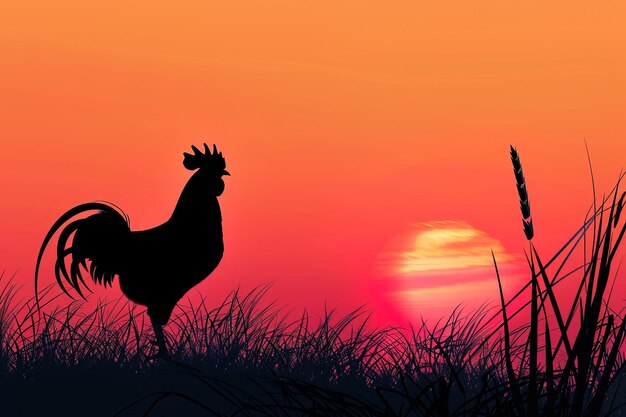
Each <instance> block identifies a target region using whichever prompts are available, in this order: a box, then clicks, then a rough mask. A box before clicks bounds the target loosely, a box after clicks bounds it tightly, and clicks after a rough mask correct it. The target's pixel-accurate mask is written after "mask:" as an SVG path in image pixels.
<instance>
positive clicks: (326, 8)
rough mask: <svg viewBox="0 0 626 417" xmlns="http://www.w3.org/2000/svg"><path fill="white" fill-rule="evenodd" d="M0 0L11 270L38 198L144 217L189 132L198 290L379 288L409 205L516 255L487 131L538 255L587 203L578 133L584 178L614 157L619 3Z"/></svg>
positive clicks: (30, 239)
mask: <svg viewBox="0 0 626 417" xmlns="http://www.w3.org/2000/svg"><path fill="white" fill-rule="evenodd" d="M9 3H14V4H7V2H4V3H3V5H2V6H1V8H0V54H1V55H0V56H2V64H1V65H0V140H1V141H2V142H1V143H2V152H1V153H0V195H1V196H2V204H0V259H1V262H0V268H2V269H4V270H6V271H7V273H9V274H12V273H13V272H15V271H18V277H19V278H20V280H23V281H24V282H28V286H27V287H26V288H25V291H30V288H31V287H30V282H31V280H32V274H33V270H34V262H35V256H36V252H37V250H38V247H39V244H40V242H41V240H42V238H43V236H44V235H45V233H46V231H47V230H48V228H49V226H50V225H51V224H52V222H53V221H54V220H55V219H56V217H57V216H58V215H60V214H61V213H62V212H63V211H65V210H66V209H68V208H69V207H71V206H73V205H76V204H79V203H82V202H86V201H92V200H100V199H104V200H109V201H113V202H115V203H116V204H117V205H119V206H120V207H121V208H122V209H124V210H125V211H126V212H127V213H128V214H129V216H130V218H131V222H132V225H133V227H135V228H138V229H141V228H148V227H152V226H155V225H157V224H159V223H161V222H163V221H165V220H166V219H167V217H168V216H169V214H170V213H171V210H172V208H173V206H174V204H175V202H176V199H177V197H178V193H179V192H180V190H181V189H182V187H183V185H184V183H185V181H186V180H187V178H188V177H189V172H188V171H186V170H185V169H184V168H183V167H182V163H181V162H182V152H184V151H188V150H189V146H190V145H191V144H197V145H199V144H201V143H202V142H205V141H206V142H208V143H217V144H218V146H219V147H220V150H222V151H223V153H224V155H225V157H226V160H227V164H228V169H229V171H230V172H231V173H232V177H230V178H227V188H226V192H225V193H224V195H223V196H222V197H221V204H222V209H223V212H224V228H225V240H226V255H225V258H224V260H223V262H222V265H221V266H220V268H219V270H218V271H216V273H215V274H214V276H212V277H211V278H210V279H209V280H207V281H206V282H205V283H203V284H202V285H201V287H200V290H201V291H203V292H205V293H212V292H216V293H218V292H219V293H220V294H221V293H223V292H224V291H226V290H227V289H229V288H232V287H233V286H235V285H237V283H241V286H242V287H243V288H244V289H249V288H252V287H253V286H256V285H257V284H261V283H266V282H269V281H275V282H276V286H275V288H274V290H273V291H272V294H274V296H275V297H276V298H278V299H279V304H280V305H284V304H288V305H290V306H292V307H294V308H301V307H302V306H304V305H308V306H309V307H310V308H312V309H313V310H316V306H317V307H322V306H323V303H324V301H325V300H327V301H328V304H329V306H334V305H338V306H340V307H341V306H343V307H345V308H351V307H352V306H357V305H361V304H363V303H372V305H374V306H379V305H381V303H384V301H380V300H378V299H377V297H376V296H375V293H376V290H373V289H372V288H377V287H376V286H375V285H372V282H377V280H385V279H387V278H389V277H387V276H384V274H383V275H381V272H380V271H381V270H380V267H379V266H380V265H379V264H378V262H379V256H380V254H381V252H383V251H384V250H385V248H387V247H388V245H389V244H390V242H393V241H394V240H395V239H397V237H398V236H401V235H403V234H404V233H406V231H407V230H410V227H411V226H410V225H412V224H415V223H419V222H432V221H462V222H465V223H467V224H468V225H471V227H472V228H475V230H479V231H481V233H485V235H486V236H488V237H489V239H492V240H490V241H493V242H495V243H494V244H500V245H502V248H503V250H504V251H505V253H508V254H517V256H518V258H517V259H521V258H520V257H519V254H520V253H521V252H522V251H523V249H524V248H525V247H526V242H525V240H524V237H523V232H522V229H521V220H520V218H519V217H520V216H519V209H518V205H517V194H516V191H515V186H514V179H513V174H512V172H511V167H510V161H509V159H508V146H509V144H510V143H513V144H515V145H516V146H517V147H518V150H519V152H520V155H521V158H522V163H523V166H524V169H525V171H526V175H527V178H528V183H529V184H528V188H529V192H530V198H531V205H532V209H533V215H534V219H535V227H536V236H537V237H536V243H537V245H538V247H539V249H540V250H543V251H545V253H546V256H547V254H548V253H550V252H551V251H552V250H553V249H554V248H555V247H557V245H558V244H559V243H560V242H562V241H563V240H564V239H565V238H566V237H567V236H569V234H570V233H571V232H573V231H574V229H575V228H576V227H577V226H578V225H580V224H581V222H582V219H583V217H584V212H585V209H586V207H587V204H588V203H589V202H590V198H591V186H590V179H589V173H588V168H587V162H586V155H585V147H584V139H585V138H586V140H587V142H588V144H589V146H590V150H591V156H592V159H593V163H594V166H595V174H596V179H597V181H598V189H599V190H601V191H604V190H607V189H608V188H609V186H610V185H612V182H613V180H614V179H615V178H616V177H617V175H618V173H619V171H620V169H622V168H623V167H624V161H625V157H626V140H624V138H626V117H625V116H624V113H625V112H624V111H625V110H626V27H625V26H624V24H623V21H624V19H625V18H626V6H624V4H623V3H622V2H618V1H608V2H603V3H602V4H593V5H592V4H591V3H589V2H572V1H569V2H548V3H546V2H539V1H536V2H518V3H514V2H493V1H473V2H465V1H451V2H421V1H419V2H418V1H407V2H394V4H393V5H390V4H384V5H383V3H380V4H379V5H373V4H370V5H368V4H367V2H356V1H354V2H337V1H317V2H293V1H291V2H268V1H263V2H256V1H255V2H250V1H247V2H235V1H229V2H211V3H215V4H212V5H207V3H209V2H184V1H181V2H177V3H176V6H173V5H172V3H171V2H158V3H157V2H132V5H128V4H126V3H129V2H119V5H111V4H110V2H78V1H77V2H66V1H57V2H35V1H33V2H29V1H21V2H9ZM410 250H411V248H410V247H409V248H407V251H410ZM511 256H512V255H511ZM511 262H513V261H511ZM455 273H458V271H456V272H455ZM461 276H462V274H461ZM468 276H469V275H468ZM48 278H50V277H49V276H48ZM389 279H391V278H389ZM44 280H45V276H44ZM48 282H50V280H48ZM480 285H482V284H480ZM480 285H479V284H477V288H483V287H481V286H480ZM495 285H496V283H495V278H494V288H495ZM624 289H626V284H624ZM413 290H415V288H413ZM103 294H104V293H103ZM448 295H449V294H448ZM441 300H442V301H441V303H443V304H447V303H453V302H455V300H456V298H454V297H452V299H450V297H448V298H441ZM462 300H463V297H460V298H459V301H462ZM441 303H440V304H441Z"/></svg>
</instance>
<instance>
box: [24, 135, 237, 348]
mask: <svg viewBox="0 0 626 417" xmlns="http://www.w3.org/2000/svg"><path fill="white" fill-rule="evenodd" d="M193 149H194V155H190V154H185V160H184V165H185V167H186V168H188V169H191V170H195V169H198V171H197V172H196V173H195V174H194V175H193V176H192V177H191V178H190V179H189V181H188V182H187V185H186V186H185V188H184V189H183V192H182V193H181V195H180V198H179V200H178V203H177V204H176V208H175V209H174V212H173V213H172V216H171V217H170V219H169V220H168V221H166V222H165V223H163V224H161V225H160V226H157V227H155V228H153V229H148V230H142V231H131V230H130V226H129V223H128V219H127V217H126V216H125V215H124V214H123V213H122V212H121V210H119V209H117V208H116V207H115V206H113V205H112V204H107V203H99V202H97V203H87V204H83V205H80V206H77V207H74V208H73V209H71V210H69V211H68V212H66V213H65V214H64V215H63V216H61V217H60V218H59V219H58V220H57V222H56V223H55V224H54V225H53V226H52V228H51V229H50V231H49V232H48V235H47V236H46V238H45V239H44V242H43V244H42V247H41V250H40V252H39V257H38V259H37V267H36V272H35V286H37V276H38V271H39V265H40V262H41V258H42V255H43V252H44V250H45V248H46V246H47V244H48V242H49V240H50V239H51V238H52V236H53V235H54V234H55V232H56V231H57V230H59V229H60V228H61V227H62V226H64V225H65V227H63V228H62V230H61V232H60V235H59V240H58V245H57V262H56V265H55V275H56V278H57V282H58V283H59V285H60V286H61V288H62V289H63V290H64V291H65V292H66V293H68V295H69V292H68V291H67V290H66V288H65V286H64V284H63V279H64V280H65V281H66V283H67V284H69V285H70V286H71V287H72V288H74V289H75V290H76V291H77V292H78V294H79V295H81V296H82V291H81V286H80V283H82V285H85V282H84V280H83V277H82V275H81V266H82V267H83V268H84V269H85V270H87V269H88V270H89V273H90V275H91V277H92V279H93V280H94V281H95V282H97V283H100V284H104V285H105V286H106V285H110V284H111V283H112V281H113V279H114V277H115V276H117V277H119V281H120V288H121V290H122V292H123V293H124V295H126V296H127V297H128V298H129V299H130V300H132V301H134V302H135V303H138V304H141V305H144V306H147V307H148V315H149V316H150V319H151V320H152V324H153V326H154V329H155V333H156V336H157V342H158V344H159V349H160V351H161V353H163V354H165V352H164V349H165V345H164V339H163V331H162V326H164V325H165V324H166V323H167V321H168V320H169V318H170V315H171V313H172V310H173V309H174V307H175V306H176V304H177V303H178V301H179V300H180V299H181V298H182V297H183V295H184V294H185V293H186V292H187V291H189V290H190V289H191V288H193V287H194V286H195V285H197V284H198V283H200V282H201V281H202V280H204V279H205V278H206V277H207V276H208V275H209V274H210V273H211V272H213V270H214V269H215V268H216V267H217V265H218V264H219V262H220V260H221V259H222V255H223V253H224V242H223V238H222V215H221V211H220V206H219V203H218V201H217V197H218V196H219V195H221V194H222V192H223V191H224V182H223V180H222V176H223V175H229V174H228V172H227V171H225V167H226V164H225V162H224V159H223V158H222V156H221V153H219V154H218V153H217V149H216V148H215V146H214V147H213V154H211V153H210V152H209V150H208V147H207V146H206V145H205V154H202V153H200V152H199V151H198V150H197V149H196V148H195V147H193ZM90 211H96V213H95V214H92V215H91V216H88V217H85V218H81V219H78V220H74V221H72V222H70V223H68V222H69V221H70V220H72V219H73V218H75V217H76V216H77V215H80V214H82V213H85V212H90ZM66 223H67V224H66ZM72 234H73V238H72V240H71V246H70V247H68V245H67V243H68V241H69V240H70V237H71V236H72ZM69 255H71V262H70V269H69V271H68V270H67V267H66V262H65V258H66V257H67V256H69ZM87 261H89V265H88V264H87ZM79 282H80V283H79Z"/></svg>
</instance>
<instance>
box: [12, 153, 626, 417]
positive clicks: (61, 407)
mask: <svg viewBox="0 0 626 417" xmlns="http://www.w3.org/2000/svg"><path fill="white" fill-rule="evenodd" d="M512 157H513V164H514V169H515V171H516V177H517V182H518V184H517V185H518V191H519V194H520V199H521V206H522V207H521V208H522V217H523V218H524V232H525V234H526V237H527V239H528V241H529V249H528V251H527V259H528V266H529V277H528V281H527V282H526V285H525V286H524V287H523V288H520V289H519V292H518V293H517V294H516V295H515V296H514V297H512V298H511V299H508V300H507V299H505V298H504V296H503V295H502V297H501V304H500V305H499V306H496V307H492V308H487V307H484V308H482V309H479V310H478V311H474V312H465V311H463V310H461V309H457V310H455V311H453V312H452V313H451V314H450V316H449V317H448V318H446V319H442V320H440V321H438V322H436V323H433V324H427V323H423V322H421V323H414V327H413V328H411V329H395V328H386V329H380V328H379V329H376V328H373V326H370V325H369V324H368V320H367V318H368V315H367V313H366V312H365V311H361V310H359V311H355V312H353V313H351V314H349V315H347V316H343V317H339V316H337V315H336V314H334V313H333V312H332V311H329V312H327V314H326V315H325V316H323V317H321V318H320V317H310V316H309V315H308V314H307V313H306V312H305V313H303V314H302V315H301V316H300V317H298V318H297V319H294V318H293V316H289V317H287V316H285V315H284V314H283V313H282V312H281V311H280V309H278V308H277V307H275V306H273V305H267V304H266V303H265V300H266V298H267V297H266V295H267V292H268V287H259V288H257V289H256V290H254V291H252V292H250V293H248V294H240V292H239V291H234V292H233V293H232V294H231V295H230V296H229V297H228V298H227V299H226V300H224V302H223V303H222V304H221V305H220V306H218V307H216V308H211V307H209V306H208V305H206V303H202V302H200V303H197V304H195V305H185V306H180V308H178V309H177V310H176V311H175V315H174V316H173V318H172V320H171V322H170V324H169V325H168V326H167V329H166V330H167V332H168V335H169V340H168V342H169V347H170V352H171V353H172V356H173V358H174V360H173V361H172V362H166V361H163V360H159V359H154V358H153V357H152V355H154V353H155V351H156V347H155V346H154V345H153V343H152V339H153V335H152V333H151V330H150V329H151V327H150V326H149V323H148V322H147V321H145V322H144V320H146V319H145V318H144V316H145V315H144V314H142V313H141V311H140V310H139V309H137V308H135V307H133V306H132V305H131V304H128V303H125V302H123V301H118V302H116V303H111V304H101V305H99V306H97V308H95V309H91V310H88V309H87V308H86V307H85V306H84V305H81V303H78V302H73V303H71V304H69V306H68V307H67V308H65V309H58V310H50V308H48V305H49V303H50V302H51V301H52V300H53V299H54V295H53V292H52V289H50V288H49V289H47V290H46V291H45V292H44V294H43V296H42V298H41V299H42V307H41V309H37V308H36V307H35V303H34V300H27V301H23V302H20V301H16V299H17V297H16V291H17V290H16V289H15V287H13V286H12V283H11V279H8V278H6V277H4V278H2V280H0V396H1V403H2V415H7V416H41V415H46V414H47V415H63V416H74V415H77V416H78V415H81V416H82V415H94V416H113V415H117V416H196V415H198V416H201V415H202V416H381V417H382V416H385V417H395V416H468V417H469V416H547V417H551V416H555V417H556V416H573V417H575V416H598V415H602V416H609V415H622V414H623V413H625V412H626V408H624V407H623V405H624V404H625V403H626V381H624V376H625V375H626V373H625V372H624V368H625V366H626V362H625V361H624V356H623V354H624V350H623V342H624V337H625V333H626V321H625V320H624V312H623V311H614V309H613V308H612V307H611V305H612V304H609V299H610V296H611V292H612V285H613V282H614V280H615V279H616V278H618V276H619V256H620V252H619V250H618V249H619V247H620V244H621V242H622V239H623V236H624V233H625V232H626V222H624V217H623V216H621V214H622V211H623V208H624V205H625V201H624V199H625V195H626V193H623V192H621V191H620V187H619V185H620V184H619V182H618V184H617V185H616V186H615V187H614V189H613V190H612V191H611V193H610V194H609V195H608V197H606V198H605V199H602V200H598V201H594V202H593V205H592V207H591V208H590V211H589V213H588V216H587V219H586V221H585V223H584V224H583V225H581V228H580V229H579V230H577V231H576V232H575V233H574V234H573V235H572V237H571V239H569V240H568V241H567V242H566V243H565V244H564V245H563V247H562V248H561V249H560V250H559V251H558V252H557V253H556V254H554V255H553V256H551V257H549V258H544V257H542V256H541V255H540V254H539V252H538V251H537V250H536V248H535V246H534V244H533V240H534V239H535V231H534V230H533V224H532V218H531V216H530V205H529V203H528V192H527V190H526V186H525V182H524V176H523V172H522V170H521V164H520V162H519V158H518V157H517V154H516V153H515V152H514V150H512ZM620 179H621V178H620ZM501 279H504V277H500V275H499V273H498V268H497V260H496V259H495V258H494V285H499V283H500V280H501ZM564 281H568V282H569V285H570V286H572V285H573V283H576V284H577V285H578V291H577V293H576V295H575V297H574V299H573V300H567V301H564V299H563V298H562V297H561V296H560V294H559V286H560V285H562V284H561V283H562V282H564ZM501 294H502V293H501ZM517 323H522V324H517Z"/></svg>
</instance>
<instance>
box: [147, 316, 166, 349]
mask: <svg viewBox="0 0 626 417" xmlns="http://www.w3.org/2000/svg"><path fill="white" fill-rule="evenodd" d="M150 321H151V322H152V328H153V329H154V335H155V336H156V343H157V347H158V349H159V353H158V355H159V356H161V357H162V358H169V357H170V355H169V353H168V351H167V347H166V346H165V334H164V333H163V326H162V325H161V324H160V323H157V322H156V321H155V320H154V319H150Z"/></svg>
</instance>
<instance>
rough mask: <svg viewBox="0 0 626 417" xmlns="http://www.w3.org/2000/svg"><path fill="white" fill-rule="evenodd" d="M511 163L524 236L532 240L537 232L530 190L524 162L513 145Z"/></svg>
mask: <svg viewBox="0 0 626 417" xmlns="http://www.w3.org/2000/svg"><path fill="white" fill-rule="evenodd" d="M511 162H513V172H514V173H515V182H516V184H517V193H518V194H519V202H520V209H521V210H522V221H523V222H524V234H525V235H526V239H528V240H531V239H532V238H533V236H534V235H535V231H534V228H533V219H532V217H531V215H530V202H529V201H528V190H527V189H526V180H525V179H524V171H523V170H522V162H521V161H520V159H519V154H518V153H517V150H516V149H515V148H514V147H513V145H511Z"/></svg>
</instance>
